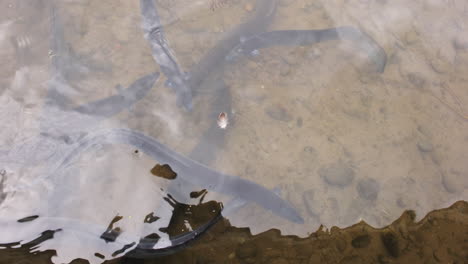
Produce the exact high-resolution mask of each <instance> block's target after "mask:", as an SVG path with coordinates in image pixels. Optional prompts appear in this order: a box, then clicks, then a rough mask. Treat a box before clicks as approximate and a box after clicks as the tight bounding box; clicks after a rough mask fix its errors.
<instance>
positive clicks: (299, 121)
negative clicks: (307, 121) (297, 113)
mask: <svg viewBox="0 0 468 264" xmlns="http://www.w3.org/2000/svg"><path fill="white" fill-rule="evenodd" d="M296 125H297V127H302V118H301V117H299V118H298V119H297V121H296Z"/></svg>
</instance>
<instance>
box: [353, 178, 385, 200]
mask: <svg viewBox="0 0 468 264" xmlns="http://www.w3.org/2000/svg"><path fill="white" fill-rule="evenodd" d="M356 188H357V191H358V193H359V196H360V197H361V198H363V199H366V200H369V201H373V200H375V199H377V196H378V195H379V190H380V185H379V183H378V182H377V181H376V180H374V179H372V178H364V179H360V180H359V181H358V184H357V187H356Z"/></svg>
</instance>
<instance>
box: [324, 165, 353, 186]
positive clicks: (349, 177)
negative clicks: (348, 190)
mask: <svg viewBox="0 0 468 264" xmlns="http://www.w3.org/2000/svg"><path fill="white" fill-rule="evenodd" d="M318 174H319V175H320V177H322V178H323V179H324V180H325V182H326V183H328V184H330V185H335V186H339V187H345V186H348V185H350V184H351V182H352V181H353V179H354V171H353V169H352V168H351V167H350V166H348V165H346V164H344V163H342V162H337V163H333V164H331V165H330V166H328V167H322V168H320V169H319V170H318Z"/></svg>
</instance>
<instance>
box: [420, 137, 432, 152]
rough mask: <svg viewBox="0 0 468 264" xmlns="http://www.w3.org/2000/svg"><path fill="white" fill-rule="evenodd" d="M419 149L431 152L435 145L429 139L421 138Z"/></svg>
mask: <svg viewBox="0 0 468 264" xmlns="http://www.w3.org/2000/svg"><path fill="white" fill-rule="evenodd" d="M418 149H419V151H421V152H431V151H432V149H433V146H432V143H431V142H430V141H429V140H421V141H419V142H418Z"/></svg>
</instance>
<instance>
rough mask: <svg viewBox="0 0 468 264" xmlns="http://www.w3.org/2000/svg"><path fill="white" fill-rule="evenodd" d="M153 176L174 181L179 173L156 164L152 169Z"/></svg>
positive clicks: (167, 166) (165, 165) (168, 167)
mask: <svg viewBox="0 0 468 264" xmlns="http://www.w3.org/2000/svg"><path fill="white" fill-rule="evenodd" d="M151 174H153V175H154V176H158V177H161V178H164V179H168V180H173V179H175V178H176V177H177V173H175V172H174V171H173V170H172V168H171V167H170V166H169V165H167V164H164V165H161V164H156V165H155V166H154V167H153V168H152V169H151Z"/></svg>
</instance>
